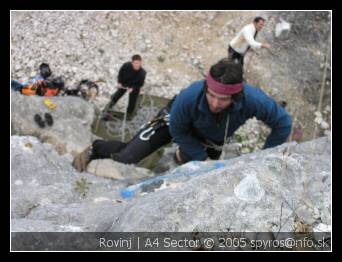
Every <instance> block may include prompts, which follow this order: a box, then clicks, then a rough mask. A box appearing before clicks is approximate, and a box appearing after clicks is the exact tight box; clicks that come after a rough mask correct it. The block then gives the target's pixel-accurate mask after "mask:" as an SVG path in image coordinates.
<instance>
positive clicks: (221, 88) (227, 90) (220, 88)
mask: <svg viewBox="0 0 342 262" xmlns="http://www.w3.org/2000/svg"><path fill="white" fill-rule="evenodd" d="M206 80H207V85H208V88H209V89H211V90H213V91H214V92H216V93H219V94H222V95H233V94H236V93H239V92H240V91H241V90H242V83H237V84H222V83H220V82H218V81H216V80H214V79H213V78H212V77H211V75H210V73H208V75H207V79H206Z"/></svg>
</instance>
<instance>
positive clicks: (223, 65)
mask: <svg viewBox="0 0 342 262" xmlns="http://www.w3.org/2000/svg"><path fill="white" fill-rule="evenodd" d="M253 117H256V118H257V119H258V120H261V121H263V122H264V123H265V124H266V125H268V126H269V127H270V128H271V129H272V132H271V133H270V135H269V136H268V137H267V139H266V142H265V145H264V148H269V147H274V146H277V145H280V144H282V143H284V142H285V141H286V139H287V138H288V136H289V135H290V133H291V126H292V119H291V117H290V115H289V114H288V113H287V112H286V111H285V109H284V108H283V107H281V106H280V105H278V103H277V102H276V101H275V100H274V99H273V98H271V97H269V96H268V95H266V94H265V93H264V92H263V91H262V90H261V89H260V88H257V87H252V86H250V85H249V84H247V83H244V82H243V70H242V65H241V64H239V63H232V62H231V61H229V60H228V59H227V58H226V59H222V60H220V61H219V62H218V63H216V64H215V65H213V66H212V67H211V68H210V71H209V73H208V75H207V77H206V79H205V80H201V81H197V82H194V83H193V84H191V85H190V86H189V87H188V88H186V89H184V90H183V91H182V92H181V93H180V94H178V95H177V97H176V99H175V101H174V103H173V105H172V108H171V112H170V125H169V131H170V134H171V136H172V139H173V141H174V142H175V143H177V144H178V146H179V147H178V149H177V151H176V154H175V160H176V162H177V163H179V164H180V163H186V162H188V161H191V160H198V161H203V160H206V159H208V158H210V159H219V157H220V155H221V153H222V148H223V145H224V144H226V143H227V142H228V140H229V138H230V137H231V136H232V135H233V134H234V132H235V131H236V130H237V129H238V128H239V127H240V126H242V125H243V124H244V123H245V122H246V121H247V120H248V119H250V118H253Z"/></svg>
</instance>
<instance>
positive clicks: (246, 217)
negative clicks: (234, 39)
mask: <svg viewBox="0 0 342 262" xmlns="http://www.w3.org/2000/svg"><path fill="white" fill-rule="evenodd" d="M330 147H331V141H330V138H328V137H323V138H320V139H317V140H314V141H310V142H304V143H301V144H296V143H291V144H284V145H282V146H279V147H276V148H273V149H268V150H263V151H260V152H257V153H251V154H247V155H243V156H241V157H237V158H233V159H230V160H222V161H209V162H190V163H188V164H186V165H183V166H180V167H178V168H176V169H174V170H173V171H171V172H169V173H166V174H165V175H163V176H159V177H155V178H152V179H147V180H146V176H144V175H142V176H141V177H140V179H138V178H139V176H138V174H148V172H147V171H144V172H141V169H135V168H134V167H132V166H126V165H122V166H121V167H120V164H118V163H116V164H117V165H116V168H117V169H118V170H119V171H120V172H121V174H120V175H121V176H122V177H124V178H125V179H124V180H117V179H116V180H114V179H108V178H103V177H98V176H94V175H93V174H89V173H81V174H80V173H78V172H77V171H76V170H74V169H73V168H72V166H71V159H72V158H71V157H70V156H69V155H63V156H60V155H58V154H57V152H56V151H55V150H54V149H53V147H52V146H51V145H49V144H47V143H44V144H42V143H41V142H39V141H38V140H37V138H34V137H19V136H12V137H11V151H12V159H11V167H12V174H11V182H12V184H11V196H12V201H11V207H12V210H11V217H12V231H193V230H200V231H216V230H217V231H227V230H228V229H229V230H230V231H273V232H278V231H279V230H280V231H293V230H295V229H296V228H298V225H297V224H298V223H302V224H307V225H310V226H314V225H316V224H317V223H320V224H323V225H326V226H328V227H329V225H331V198H330V192H331V161H330V157H331V152H330ZM317 163H319V165H317ZM129 177H131V178H132V177H135V178H136V179H135V181H134V183H135V185H132V184H131V183H132V180H130V179H129ZM139 180H140V181H139ZM143 180H144V181H143ZM139 182H140V183H139ZM130 184H131V185H130ZM141 185H143V187H142V186H141ZM132 187H136V188H138V189H139V190H136V191H137V193H136V194H135V195H134V196H133V197H131V198H127V197H126V198H125V197H123V194H122V192H123V191H125V190H127V189H131V188H132Z"/></svg>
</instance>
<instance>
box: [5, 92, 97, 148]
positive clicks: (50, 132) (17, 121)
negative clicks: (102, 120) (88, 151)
mask: <svg viewBox="0 0 342 262" xmlns="http://www.w3.org/2000/svg"><path fill="white" fill-rule="evenodd" d="M44 99H45V98H44V97H38V96H24V95H21V94H20V93H19V92H13V91H12V92H11V127H12V134H14V135H28V136H36V137H39V138H40V140H41V141H43V142H49V143H51V144H53V145H54V146H55V148H56V150H57V151H58V152H59V153H60V154H64V153H71V154H73V155H74V154H76V153H78V152H81V151H82V150H83V149H84V148H85V147H86V146H88V145H89V144H90V143H91V142H92V140H93V138H94V136H93V134H92V133H91V124H92V123H93V121H94V117H95V107H94V106H93V105H92V104H91V103H89V102H86V101H85V100H83V99H81V98H78V97H52V98H49V99H51V101H52V102H53V103H55V104H56V105H57V106H56V108H55V109H53V110H51V109H49V108H47V107H46V106H45V104H44ZM45 113H50V114H51V115H52V117H53V125H52V126H48V125H46V124H45V127H44V128H41V127H39V126H38V124H37V123H36V122H35V121H34V115H35V114H39V115H40V116H41V117H42V118H43V119H44V114H45Z"/></svg>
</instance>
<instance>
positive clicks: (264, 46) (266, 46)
mask: <svg viewBox="0 0 342 262" xmlns="http://www.w3.org/2000/svg"><path fill="white" fill-rule="evenodd" d="M261 47H262V48H267V49H268V48H271V45H270V44H268V43H263V44H262V45H261Z"/></svg>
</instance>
